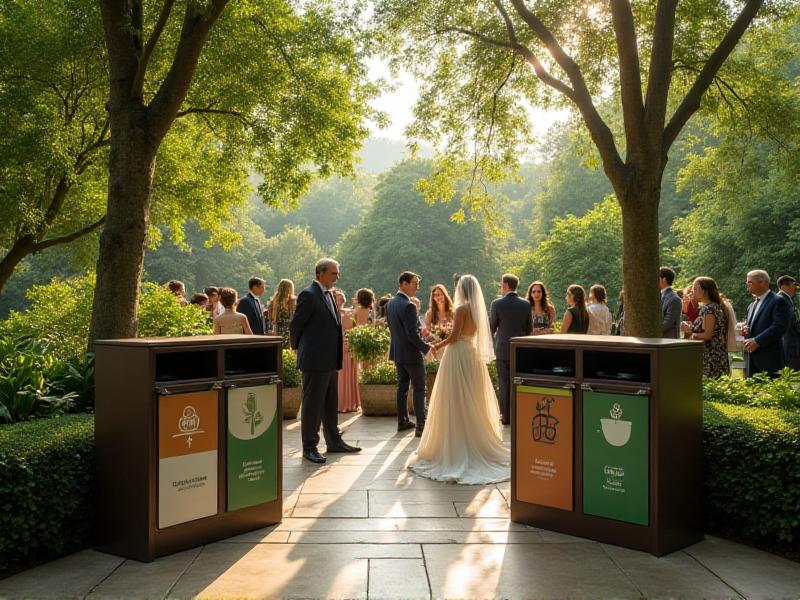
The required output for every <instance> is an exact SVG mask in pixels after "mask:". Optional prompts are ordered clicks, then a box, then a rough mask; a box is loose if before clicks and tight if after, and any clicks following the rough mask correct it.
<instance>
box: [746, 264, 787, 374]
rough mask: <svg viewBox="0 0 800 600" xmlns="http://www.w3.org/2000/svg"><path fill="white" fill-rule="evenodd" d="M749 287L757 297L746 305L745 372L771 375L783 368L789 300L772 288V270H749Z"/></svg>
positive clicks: (748, 289) (749, 290)
mask: <svg viewBox="0 0 800 600" xmlns="http://www.w3.org/2000/svg"><path fill="white" fill-rule="evenodd" d="M747 291H748V292H750V293H751V294H753V296H755V300H753V302H752V303H751V304H750V306H748V307H747V322H746V324H745V327H744V329H743V330H742V333H743V335H744V336H745V340H744V350H745V354H744V374H745V377H752V376H753V375H755V374H756V373H769V374H770V376H773V377H774V376H775V374H776V373H777V372H778V371H780V370H781V369H783V367H784V364H785V359H784V356H783V334H784V333H786V328H787V327H788V326H789V317H790V308H789V304H788V303H787V302H786V301H785V300H784V299H783V298H782V297H781V296H779V295H778V294H776V293H775V292H773V291H772V290H770V289H769V274H767V272H766V271H762V270H760V269H757V270H755V271H750V272H749V273H748V274H747Z"/></svg>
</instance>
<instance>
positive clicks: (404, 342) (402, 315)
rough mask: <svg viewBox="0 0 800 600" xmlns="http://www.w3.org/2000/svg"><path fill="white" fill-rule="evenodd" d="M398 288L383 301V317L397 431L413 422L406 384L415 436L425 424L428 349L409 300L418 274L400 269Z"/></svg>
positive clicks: (420, 432) (419, 434)
mask: <svg viewBox="0 0 800 600" xmlns="http://www.w3.org/2000/svg"><path fill="white" fill-rule="evenodd" d="M399 284H400V289H399V290H398V292H397V295H395V297H394V298H392V299H391V300H390V301H389V304H387V305H386V318H387V321H388V322H389V332H390V333H391V334H392V342H391V345H390V346H389V360H392V361H394V366H395V369H397V431H403V430H404V429H411V428H412V427H414V426H415V425H414V423H412V422H411V420H410V419H409V418H408V402H407V398H408V386H409V383H410V384H411V387H412V389H413V390H414V414H415V415H416V417H417V424H416V432H415V435H416V436H417V437H421V436H422V430H423V429H424V427H425V360H424V357H425V355H426V354H427V353H428V352H429V351H430V349H431V346H430V345H428V344H427V343H426V342H425V340H423V339H422V338H421V337H420V335H419V317H418V314H417V307H416V306H414V304H413V303H412V302H411V298H413V297H414V296H415V295H416V293H417V290H418V289H419V275H417V274H416V273H412V272H411V271H403V272H402V273H400V277H399Z"/></svg>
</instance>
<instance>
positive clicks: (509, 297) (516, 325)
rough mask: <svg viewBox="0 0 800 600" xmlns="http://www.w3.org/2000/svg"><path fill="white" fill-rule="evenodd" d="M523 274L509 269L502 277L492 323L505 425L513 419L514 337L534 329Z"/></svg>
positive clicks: (501, 411) (500, 400)
mask: <svg viewBox="0 0 800 600" xmlns="http://www.w3.org/2000/svg"><path fill="white" fill-rule="evenodd" d="M518 286H519V277H517V276H516V275H513V274H511V273H506V274H504V275H503V278H502V279H501V280H500V292H501V293H502V297H501V298H497V299H496V300H495V301H494V302H492V308H491V310H490V316H489V326H490V327H491V329H492V335H493V336H494V355H495V362H496V364H497V379H498V380H499V383H500V398H499V399H498V400H499V403H500V414H501V415H502V417H503V425H508V424H509V423H510V422H511V412H510V399H511V338H512V337H518V336H521V335H530V334H531V331H532V330H533V319H532V317H531V305H530V303H529V302H528V301H527V300H525V299H524V298H520V297H519V295H518V294H517V287H518Z"/></svg>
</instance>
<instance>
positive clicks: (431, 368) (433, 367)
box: [425, 358, 439, 375]
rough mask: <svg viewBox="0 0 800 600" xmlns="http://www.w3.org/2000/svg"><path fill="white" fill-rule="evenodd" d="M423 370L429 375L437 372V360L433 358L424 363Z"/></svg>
mask: <svg viewBox="0 0 800 600" xmlns="http://www.w3.org/2000/svg"><path fill="white" fill-rule="evenodd" d="M425 372H426V373H428V374H429V375H436V373H438V372H439V360H438V359H435V358H434V359H433V360H429V361H428V362H426V363H425Z"/></svg>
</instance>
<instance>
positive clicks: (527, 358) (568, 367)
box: [516, 346, 575, 377]
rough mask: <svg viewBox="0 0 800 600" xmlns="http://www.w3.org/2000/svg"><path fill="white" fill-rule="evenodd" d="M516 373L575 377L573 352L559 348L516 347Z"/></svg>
mask: <svg viewBox="0 0 800 600" xmlns="http://www.w3.org/2000/svg"><path fill="white" fill-rule="evenodd" d="M516 353H517V373H526V374H531V375H546V376H551V377H575V351H574V350H572V349H569V350H567V349H561V348H529V347H525V346H518V347H516Z"/></svg>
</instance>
